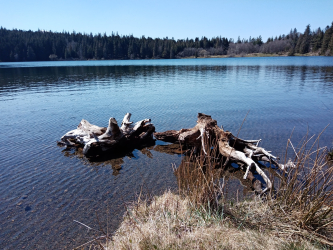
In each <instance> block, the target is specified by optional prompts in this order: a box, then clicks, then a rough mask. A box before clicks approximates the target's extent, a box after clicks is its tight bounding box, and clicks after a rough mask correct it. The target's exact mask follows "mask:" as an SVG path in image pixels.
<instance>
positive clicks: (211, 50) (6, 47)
mask: <svg viewBox="0 0 333 250" xmlns="http://www.w3.org/2000/svg"><path fill="white" fill-rule="evenodd" d="M253 53H262V54H277V55H288V56H293V55H298V54H300V55H304V54H310V55H324V56H332V55H333V22H332V24H331V26H326V28H325V29H324V30H322V29H320V28H318V29H315V30H311V28H310V25H307V26H306V28H305V30H304V32H303V33H301V32H298V31H297V29H292V30H291V31H290V32H289V33H288V34H283V35H279V36H276V37H270V38H268V39H267V41H266V42H264V41H263V40H262V37H261V36H259V37H250V38H248V39H244V38H243V39H241V38H240V37H238V39H237V41H234V39H232V38H230V39H228V38H226V37H221V36H218V37H213V38H211V39H209V38H207V37H201V38H198V37H197V38H195V39H188V38H187V39H178V40H175V39H173V38H171V39H170V38H168V37H165V38H162V39H161V38H155V39H153V38H150V37H145V36H142V37H140V38H136V37H134V36H133V35H122V36H120V35H118V33H112V34H111V35H109V36H108V35H106V33H104V34H100V33H99V34H95V35H93V34H92V33H90V34H85V33H84V34H82V33H76V32H75V31H73V32H71V33H69V32H65V31H63V32H52V31H45V30H38V31H31V30H29V31H23V30H17V29H13V30H8V29H6V28H3V27H1V28H0V61H1V62H15V61H50V60H103V59H105V60H110V59H160V58H162V59H170V58H171V59H172V58H186V57H213V56H230V57H233V56H245V55H247V54H253Z"/></svg>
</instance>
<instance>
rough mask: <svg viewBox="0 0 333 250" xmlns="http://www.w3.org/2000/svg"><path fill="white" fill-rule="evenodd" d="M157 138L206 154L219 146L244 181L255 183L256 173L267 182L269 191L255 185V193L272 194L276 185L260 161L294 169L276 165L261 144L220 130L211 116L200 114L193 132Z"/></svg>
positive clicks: (191, 129)
mask: <svg viewBox="0 0 333 250" xmlns="http://www.w3.org/2000/svg"><path fill="white" fill-rule="evenodd" d="M154 136H155V138H156V139H158V140H162V141H167V142H177V141H179V142H181V143H184V144H187V145H192V146H193V147H194V148H195V149H196V150H198V149H200V148H201V149H202V150H203V152H204V153H205V154H207V153H206V150H207V149H208V147H211V146H212V143H214V142H215V143H216V146H217V147H218V149H219V153H220V154H221V155H222V156H224V157H225V159H226V162H225V164H226V163H228V162H235V163H237V164H238V165H239V166H240V167H242V168H243V169H244V171H245V174H244V176H243V178H244V179H246V178H248V179H250V180H251V181H252V182H253V181H255V178H254V176H253V174H252V173H251V172H250V170H255V171H256V172H257V173H258V174H259V175H260V176H261V177H262V178H263V179H264V181H265V183H266V187H265V188H264V189H263V190H260V189H261V187H258V185H257V184H256V185H255V186H256V188H255V190H256V191H258V192H260V193H264V192H266V191H267V190H270V189H271V188H272V182H271V181H270V179H269V178H268V177H267V175H266V174H265V172H264V171H263V170H262V169H261V168H260V167H259V165H260V164H259V161H262V162H270V163H271V164H273V165H275V166H276V167H278V168H280V169H282V170H284V169H285V168H286V167H288V166H289V167H290V166H291V164H290V163H288V164H289V165H288V166H285V165H282V164H279V163H278V162H277V161H276V160H277V157H275V156H274V155H272V154H271V153H270V152H269V151H266V150H265V149H264V148H262V147H259V146H258V144H259V142H260V141H261V140H243V139H240V138H237V137H236V136H234V135H233V134H232V133H231V132H229V131H224V130H223V129H222V128H220V127H218V126H217V122H216V120H213V119H212V118H211V116H209V115H205V114H202V113H199V114H198V120H197V124H196V126H195V127H193V128H190V129H181V130H178V131H176V130H169V131H165V132H161V133H154ZM209 142H210V143H209ZM286 165H287V164H286ZM253 184H254V183H253Z"/></svg>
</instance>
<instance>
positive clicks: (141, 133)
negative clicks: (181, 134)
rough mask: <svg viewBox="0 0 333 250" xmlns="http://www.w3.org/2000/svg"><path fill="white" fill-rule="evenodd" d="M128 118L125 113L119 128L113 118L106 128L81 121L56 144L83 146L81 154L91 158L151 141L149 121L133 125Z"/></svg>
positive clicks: (151, 127)
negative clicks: (147, 140)
mask: <svg viewBox="0 0 333 250" xmlns="http://www.w3.org/2000/svg"><path fill="white" fill-rule="evenodd" d="M130 118H131V114H130V113H127V114H126V115H125V117H124V119H123V121H122V123H121V127H120V128H119V126H118V123H117V121H116V119H115V118H113V117H111V118H110V119H109V124H108V127H107V128H105V127H98V126H96V125H92V124H90V123H89V122H88V121H86V120H84V119H83V120H82V121H81V122H80V124H79V125H78V127H77V129H74V130H71V131H69V132H67V133H66V134H65V135H64V136H62V137H61V141H60V142H58V143H59V144H60V145H66V146H67V147H82V146H83V154H84V155H85V156H87V157H93V156H96V155H97V154H100V153H102V152H106V151H110V150H116V149H117V150H118V149H121V148H123V147H126V146H129V145H130V146H133V145H137V144H140V143H142V142H143V141H144V140H146V139H152V135H153V132H154V131H155V127H154V125H153V124H151V123H150V119H144V120H141V121H138V122H137V123H135V124H134V125H133V122H130Z"/></svg>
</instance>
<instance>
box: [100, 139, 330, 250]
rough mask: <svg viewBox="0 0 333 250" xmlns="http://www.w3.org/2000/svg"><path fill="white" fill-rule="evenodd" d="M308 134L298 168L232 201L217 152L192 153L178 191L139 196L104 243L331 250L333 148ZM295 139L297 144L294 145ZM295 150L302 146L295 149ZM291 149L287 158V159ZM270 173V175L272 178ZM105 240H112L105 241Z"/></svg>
mask: <svg viewBox="0 0 333 250" xmlns="http://www.w3.org/2000/svg"><path fill="white" fill-rule="evenodd" d="M318 140H319V137H318V138H317V139H316V140H315V142H314V143H313V144H312V145H309V143H308V142H309V140H308V139H307V138H306V139H305V140H304V142H303V143H301V144H299V146H298V147H297V148H298V150H297V148H294V147H293V146H292V149H293V151H294V153H295V159H294V161H293V162H294V164H295V165H294V167H291V168H290V169H288V172H286V171H285V170H284V172H278V171H274V172H276V173H277V175H276V176H275V177H274V178H273V179H274V180H275V181H274V186H275V189H274V190H272V191H271V192H269V193H266V194H265V195H262V196H257V195H253V198H251V199H249V200H243V201H240V202H234V201H230V200H225V199H224V191H223V190H224V183H223V181H222V183H221V176H223V168H222V167H221V166H218V164H217V160H216V157H215V156H216V151H215V149H214V148H213V149H212V150H211V151H210V152H207V153H208V155H204V154H201V155H199V156H198V155H190V156H187V158H185V159H184V161H183V162H182V164H181V165H180V166H179V167H177V168H174V170H175V175H176V176H177V180H178V184H179V192H178V193H177V194H175V193H172V192H170V191H166V192H165V193H164V194H163V195H161V196H158V197H152V198H147V199H142V198H140V196H139V198H138V200H137V201H136V202H134V203H133V204H132V205H131V206H128V207H127V211H126V213H125V215H124V218H123V222H122V223H121V225H120V227H119V228H118V230H117V231H116V232H114V233H113V234H112V235H104V241H103V243H101V242H97V241H95V244H96V243H98V245H95V246H96V248H102V249H108V250H111V249H331V248H332V247H333V164H332V163H333V151H332V150H330V151H328V150H327V149H326V148H319V146H316V145H318ZM289 145H292V144H291V143H290V144H289ZM296 150H297V151H296ZM287 152H288V150H286V159H287V157H288V154H287ZM271 178H272V177H271ZM105 238H107V239H109V240H107V242H106V243H105Z"/></svg>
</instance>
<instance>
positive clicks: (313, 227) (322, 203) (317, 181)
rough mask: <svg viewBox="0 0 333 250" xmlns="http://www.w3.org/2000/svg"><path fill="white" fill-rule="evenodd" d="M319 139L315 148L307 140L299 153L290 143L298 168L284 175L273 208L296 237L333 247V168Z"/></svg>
mask: <svg viewBox="0 0 333 250" xmlns="http://www.w3.org/2000/svg"><path fill="white" fill-rule="evenodd" d="M319 138H320V135H319V136H318V137H317V138H316V139H315V141H314V143H312V144H311V143H310V141H311V139H312V138H310V139H308V138H307V137H306V138H305V139H304V141H303V142H302V143H301V144H300V147H299V148H298V149H295V148H294V147H293V145H292V143H291V142H290V140H289V141H288V146H291V147H292V148H293V150H294V153H295V159H294V164H295V167H294V168H291V169H289V172H288V173H283V178H282V179H281V183H280V185H279V187H278V188H277V190H278V191H277V195H276V199H275V200H274V201H273V204H274V206H275V208H276V210H277V211H279V212H280V216H281V217H282V218H285V219H286V220H284V221H285V222H286V221H288V224H291V225H293V227H294V230H295V233H298V234H302V235H305V236H307V237H312V238H314V239H316V240H318V241H320V242H323V243H325V244H329V245H333V239H332V236H333V235H332V233H333V165H332V164H331V162H330V160H329V155H330V152H328V150H327V148H326V147H324V148H320V147H319ZM286 158H287V157H286ZM296 228H297V229H296ZM304 230H305V231H304Z"/></svg>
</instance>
